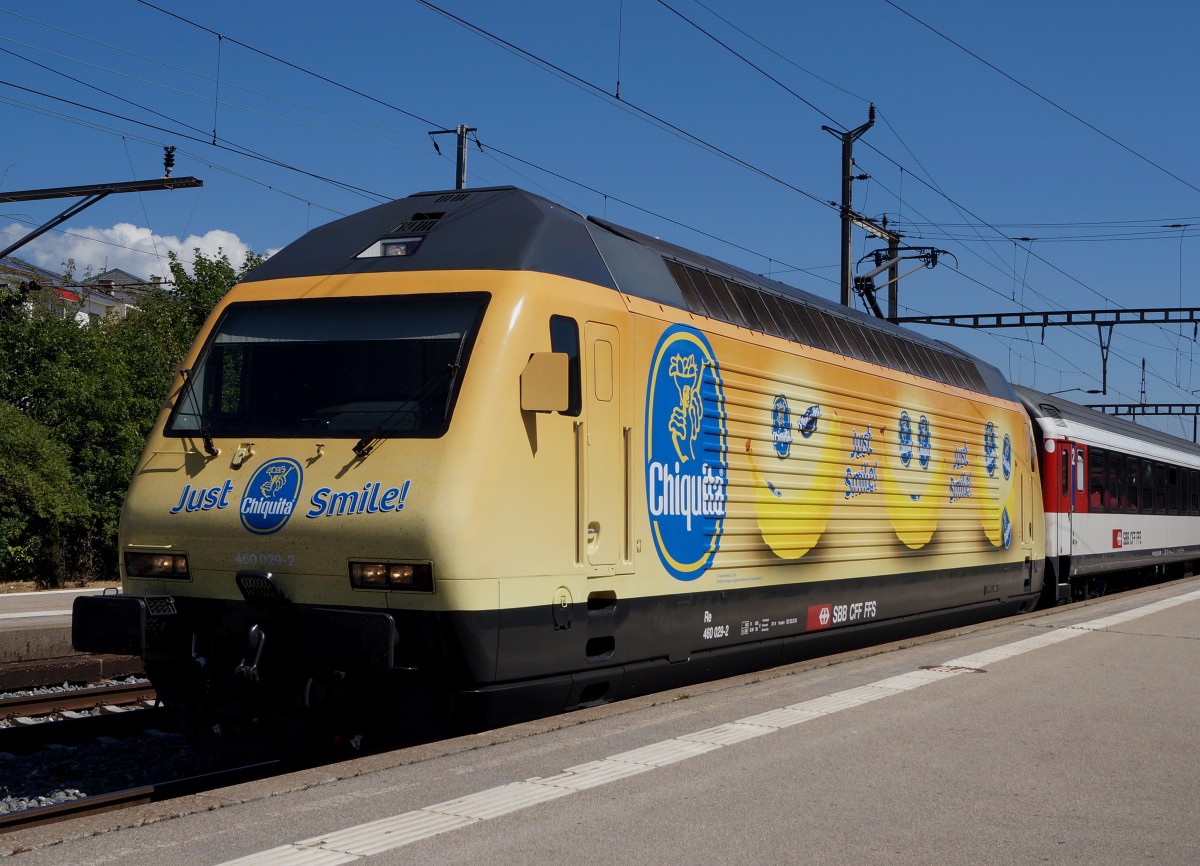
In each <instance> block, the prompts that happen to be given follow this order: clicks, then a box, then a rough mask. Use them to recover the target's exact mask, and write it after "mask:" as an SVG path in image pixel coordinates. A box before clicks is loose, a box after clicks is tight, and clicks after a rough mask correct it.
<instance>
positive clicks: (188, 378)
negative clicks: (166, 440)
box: [179, 367, 221, 457]
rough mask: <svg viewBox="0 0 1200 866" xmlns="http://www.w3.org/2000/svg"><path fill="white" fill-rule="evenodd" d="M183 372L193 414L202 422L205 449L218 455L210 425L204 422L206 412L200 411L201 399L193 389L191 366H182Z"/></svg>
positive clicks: (211, 454) (213, 454) (214, 455)
mask: <svg viewBox="0 0 1200 866" xmlns="http://www.w3.org/2000/svg"><path fill="white" fill-rule="evenodd" d="M179 372H180V373H182V374H183V390H184V391H186V392H187V399H188V401H189V402H190V403H191V404H192V409H193V410H194V411H193V412H192V414H193V415H195V416H196V420H197V421H198V422H199V424H200V438H201V440H203V442H204V450H205V451H206V452H208V456H209V457H216V456H217V455H218V454H220V453H221V449H219V448H218V447H217V446H216V445H214V444H213V438H212V435H211V434H210V433H209V432H208V425H207V424H205V423H204V413H203V412H201V411H200V401H198V400H197V399H196V392H195V391H194V390H193V389H192V370H191V368H190V367H182V368H180V370H179Z"/></svg>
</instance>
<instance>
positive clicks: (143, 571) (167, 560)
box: [125, 550, 192, 580]
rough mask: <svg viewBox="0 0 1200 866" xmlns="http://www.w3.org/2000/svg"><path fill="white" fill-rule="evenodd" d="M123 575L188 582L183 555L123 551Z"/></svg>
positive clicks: (186, 566) (185, 556)
mask: <svg viewBox="0 0 1200 866" xmlns="http://www.w3.org/2000/svg"><path fill="white" fill-rule="evenodd" d="M125 573H126V574H127V575H129V576H130V577H161V578H166V579H168V580H190V579H191V576H192V575H191V573H190V572H189V571H188V561H187V555H186V554H183V553H149V552H147V553H142V552H134V551H129V550H127V551H125Z"/></svg>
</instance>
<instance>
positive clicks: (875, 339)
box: [850, 325, 888, 367]
mask: <svg viewBox="0 0 1200 866" xmlns="http://www.w3.org/2000/svg"><path fill="white" fill-rule="evenodd" d="M850 327H851V328H854V329H855V331H857V337H858V342H859V345H861V346H862V348H863V351H865V352H866V353H867V354H866V360H868V361H870V362H871V363H872V364H878V365H879V366H881V367H886V366H888V360H887V352H885V351H884V350H883V348H882V347H881V346H880V336H881V335H880V333H879V332H878V331H876V330H875V329H874V328H859V327H856V326H855V325H850Z"/></svg>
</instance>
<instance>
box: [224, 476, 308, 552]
mask: <svg viewBox="0 0 1200 866" xmlns="http://www.w3.org/2000/svg"><path fill="white" fill-rule="evenodd" d="M303 483H304V470H303V469H301V468H300V464H299V463H297V462H296V461H295V460H292V459H291V458H289V457H277V458H275V459H274V460H268V461H267V462H266V463H264V464H263V465H262V466H259V467H258V469H257V470H255V472H254V474H253V475H251V476H250V481H249V483H247V484H246V490H245V491H244V492H243V493H242V501H241V504H240V505H239V506H238V513H239V514H240V515H241V518H242V526H244V527H246V529H247V530H248V531H250V532H253V533H254V534H255V535H270V534H272V533H274V532H278V531H279V530H281V529H283V527H284V525H285V524H286V523H287V522H288V518H290V517H291V516H292V512H293V511H295V510H296V502H297V500H299V498H300V487H301V485H303Z"/></svg>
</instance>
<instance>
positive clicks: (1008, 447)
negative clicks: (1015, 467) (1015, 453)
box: [1000, 433, 1012, 481]
mask: <svg viewBox="0 0 1200 866" xmlns="http://www.w3.org/2000/svg"><path fill="white" fill-rule="evenodd" d="M1000 468H1001V469H1002V470H1003V471H1004V480H1005V481H1007V480H1008V479H1009V476H1011V475H1012V440H1011V439H1009V438H1008V434H1007V433H1005V434H1004V447H1003V449H1002V450H1001V452H1000Z"/></svg>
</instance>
